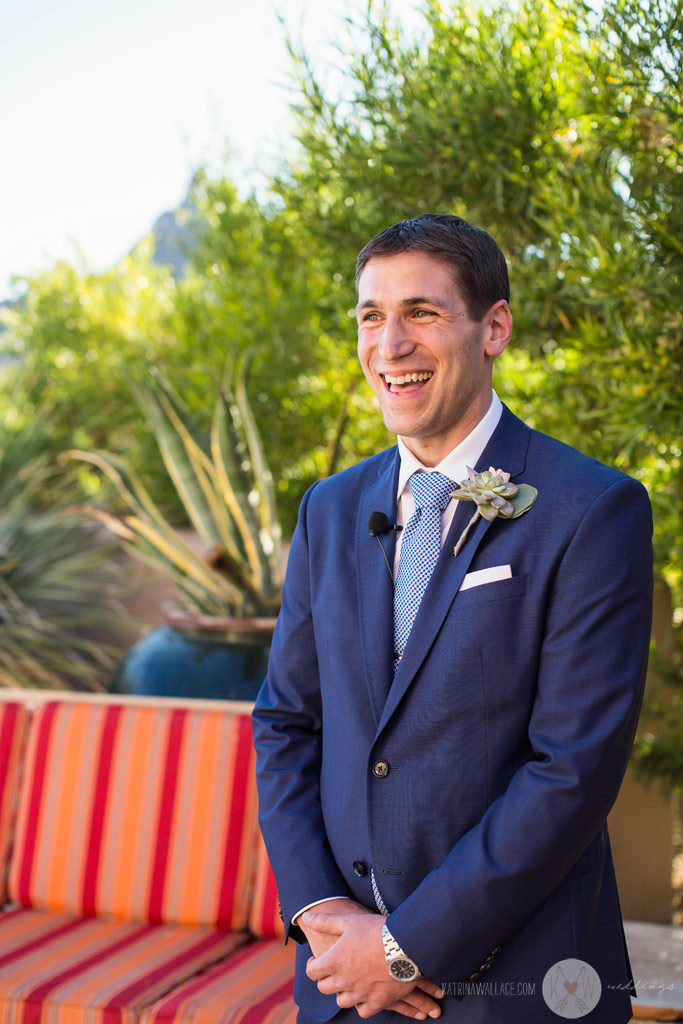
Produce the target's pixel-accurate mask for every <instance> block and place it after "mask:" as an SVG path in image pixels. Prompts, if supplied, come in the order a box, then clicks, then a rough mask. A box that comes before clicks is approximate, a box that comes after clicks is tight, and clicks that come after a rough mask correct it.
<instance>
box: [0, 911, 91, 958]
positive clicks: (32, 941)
mask: <svg viewBox="0 0 683 1024" xmlns="http://www.w3.org/2000/svg"><path fill="white" fill-rule="evenodd" d="M15 914H26V911H25V910H17V911H15ZM9 916H10V915H9V914H5V913H3V915H2V924H5V919H6V918H8V917H9ZM84 924H85V922H84V920H83V919H82V918H80V917H76V918H74V919H73V920H70V921H67V922H66V924H65V923H64V922H62V923H61V924H58V925H57V926H56V927H55V928H51V929H50V930H49V931H47V932H42V933H41V934H40V935H37V936H33V937H32V938H29V939H27V940H26V941H24V942H23V943H22V945H21V946H15V947H14V949H12V950H10V951H9V953H3V954H2V955H1V956H0V967H6V966H7V965H8V964H11V963H12V962H13V961H15V960H21V958H22V957H24V956H26V955H27V954H28V953H33V952H34V951H35V950H36V949H40V947H41V946H46V945H47V944H48V943H49V942H54V940H55V939H61V938H63V937H64V936H65V935H68V934H69V933H70V932H75V931H78V929H79V928H82V927H83V925H84Z"/></svg>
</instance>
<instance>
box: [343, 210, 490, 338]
mask: <svg viewBox="0 0 683 1024" xmlns="http://www.w3.org/2000/svg"><path fill="white" fill-rule="evenodd" d="M414 250H415V251H419V252H425V253H427V254H428V255H430V256H433V257H434V259H436V260H440V261H441V262H442V263H445V264H446V265H447V266H449V267H450V268H451V269H452V271H453V273H454V275H455V280H456V282H457V284H458V287H459V288H460V291H461V293H462V297H463V299H464V301H465V304H466V306H467V312H468V313H469V315H470V317H471V318H472V319H473V320H481V319H482V318H483V317H484V315H485V314H486V312H487V310H489V309H490V308H491V306H492V305H493V304H494V302H498V301H499V299H505V301H506V302H509V300H510V281H509V278H508V268H507V263H506V262H505V257H504V256H503V253H502V252H501V250H500V248H499V247H498V245H497V243H496V242H495V241H494V240H493V238H492V237H491V235H489V233H488V232H487V231H484V230H483V229H482V228H477V227H475V226H474V225H473V224H468V222H467V221H466V220H463V219H462V218H461V217H454V216H452V215H451V214H448V213H425V214H422V215H421V216H420V217H412V218H411V219H410V220H400V221H398V223H396V224H393V225H392V226H391V227H390V228H385V229H384V231H380V233H379V234H378V235H375V237H374V238H371V239H370V241H369V242H368V243H367V245H365V246H363V248H362V249H361V251H360V253H359V255H358V260H357V261H356V289H357V288H358V281H359V279H360V275H361V274H362V273H363V270H364V269H365V266H366V264H367V263H368V262H369V261H370V260H371V259H372V258H373V257H374V256H395V255H396V254H397V253H400V252H412V251H414Z"/></svg>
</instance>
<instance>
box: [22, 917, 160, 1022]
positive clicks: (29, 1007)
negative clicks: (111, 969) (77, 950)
mask: <svg viewBox="0 0 683 1024" xmlns="http://www.w3.org/2000/svg"><path fill="white" fill-rule="evenodd" d="M150 931H152V929H151V928H150V927H149V926H148V925H141V926H140V927H139V928H136V929H135V931H134V932H133V933H132V934H131V935H126V936H124V938H121V939H118V940H117V941H116V942H113V943H112V944H111V945H110V946H105V947H104V949H100V950H98V951H97V953H93V954H92V956H89V957H86V958H85V960H79V961H78V963H76V964H74V965H73V966H72V967H70V968H68V969H67V970H64V969H58V971H57V973H56V974H53V975H52V977H51V978H46V979H45V981H42V982H41V983H40V985H36V987H35V988H33V989H31V990H30V991H29V992H27V993H26V995H25V996H23V998H22V1003H23V1014H22V1018H21V1021H22V1024H40V1018H41V1014H42V1008H43V1003H44V1002H46V1001H47V1000H49V997H50V994H51V993H52V992H53V991H54V990H55V989H56V988H59V987H60V986H62V985H64V984H66V983H67V982H69V981H71V980H72V979H73V978H77V977H78V975H79V974H85V972H86V971H87V970H88V969H89V968H90V967H93V966H94V965H95V964H97V963H100V962H102V961H106V960H107V959H109V958H110V957H114V956H116V955H117V954H118V953H121V952H122V951H123V950H124V949H126V948H127V947H128V946H133V945H135V943H136V942H138V941H139V939H140V938H141V937H143V936H145V935H147V934H149V932H150Z"/></svg>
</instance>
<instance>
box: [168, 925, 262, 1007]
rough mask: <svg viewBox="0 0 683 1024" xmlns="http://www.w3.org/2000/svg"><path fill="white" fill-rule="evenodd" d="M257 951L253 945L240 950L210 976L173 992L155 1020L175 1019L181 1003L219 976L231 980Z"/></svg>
mask: <svg viewBox="0 0 683 1024" xmlns="http://www.w3.org/2000/svg"><path fill="white" fill-rule="evenodd" d="M235 935H237V933H235ZM255 949H258V946H257V945H256V944H254V943H251V944H250V945H248V946H247V947H246V948H245V949H240V950H239V952H237V953H231V954H230V959H229V960H228V961H227V963H225V964H221V965H220V966H219V967H217V968H216V969H215V970H212V971H211V972H210V973H208V974H207V973H204V974H200V975H199V977H198V978H195V979H194V981H189V982H187V983H185V984H184V985H183V986H182V988H180V989H178V990H177V991H176V992H172V993H171V994H170V995H169V996H167V997H166V999H164V1000H163V1001H162V1002H160V1003H159V1004H158V1006H157V1008H156V1010H155V1011H154V1017H155V1020H159V1019H160V1018H162V1017H163V1018H167V1017H170V1018H171V1019H173V1017H175V1015H176V1013H177V1012H178V1007H179V1006H180V1005H181V1003H184V1002H185V1001H186V1000H187V999H191V998H192V997H193V996H194V995H195V994H196V993H197V992H201V990H202V989H203V988H204V987H205V985H206V983H207V981H208V982H209V984H213V983H214V982H215V979H216V977H217V976H220V977H221V978H226V977H227V978H229V976H230V974H232V972H233V971H234V970H235V969H236V968H238V967H239V965H240V964H241V963H242V961H243V960H245V959H248V958H249V957H251V956H252V955H253V953H254V950H255ZM223 955H225V954H223Z"/></svg>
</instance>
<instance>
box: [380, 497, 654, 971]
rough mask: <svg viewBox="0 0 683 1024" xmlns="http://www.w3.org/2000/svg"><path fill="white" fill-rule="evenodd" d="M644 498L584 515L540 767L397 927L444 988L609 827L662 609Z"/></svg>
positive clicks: (567, 562)
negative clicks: (657, 603)
mask: <svg viewBox="0 0 683 1024" xmlns="http://www.w3.org/2000/svg"><path fill="white" fill-rule="evenodd" d="M651 533H652V523H651V514H650V506H649V501H648V499H647V495H646V493H645V491H644V488H642V487H641V485H640V484H638V483H636V482H635V481H633V480H629V479H628V478H622V479H620V480H619V481H617V482H616V483H614V484H612V485H611V486H610V487H608V488H607V489H606V490H605V491H603V492H602V493H601V494H600V495H599V496H598V497H597V498H596V499H595V500H594V501H593V503H592V504H591V506H590V507H589V508H588V509H587V510H586V512H585V513H584V515H583V517H582V519H581V521H580V523H579V526H578V528H577V529H576V531H575V532H574V534H573V536H572V537H571V539H570V541H569V543H568V544H567V547H566V549H565V554H564V557H563V559H562V560H561V563H560V565H559V567H558V571H557V574H556V578H555V587H554V591H553V593H552V596H551V598H550V601H549V604H548V607H547V609H546V622H545V631H544V639H543V644H542V649H541V651H540V657H539V665H538V678H537V688H536V696H535V700H534V704H533V707H532V711H531V717H530V722H529V739H530V743H531V747H532V750H533V755H534V756H533V759H531V760H529V761H527V762H526V763H525V764H524V765H522V766H521V767H520V768H519V769H518V770H517V771H516V773H515V774H514V775H513V777H512V778H511V780H510V783H509V785H508V787H507V789H506V790H505V792H504V793H502V794H501V795H500V796H499V797H498V798H497V799H496V800H495V801H494V802H493V803H492V804H491V805H490V806H489V807H488V809H487V810H486V812H485V814H484V815H483V816H482V818H481V819H480V820H479V822H477V824H476V825H475V826H473V827H472V828H471V829H470V830H469V831H468V832H467V833H466V834H465V835H464V836H462V837H461V839H459V840H458V842H457V843H456V844H455V846H454V847H453V848H452V850H451V851H450V853H449V854H448V856H447V857H446V858H445V860H444V861H443V862H442V863H441V864H440V865H439V866H438V867H437V868H435V869H434V870H433V871H431V872H430V873H429V874H428V875H427V876H426V877H425V878H424V879H423V881H422V882H421V883H420V885H419V886H418V887H417V888H416V889H415V890H414V891H413V892H412V893H411V894H410V895H409V896H408V897H407V898H406V899H405V900H404V901H403V903H401V904H400V906H398V907H397V908H396V909H395V910H394V912H393V913H392V914H391V915H390V916H389V918H388V922H387V924H388V927H389V929H390V931H391V933H392V935H394V937H395V938H396V941H397V942H398V943H399V945H400V946H401V947H402V948H403V949H404V950H405V952H406V953H407V954H408V956H410V957H412V958H413V959H414V960H415V961H416V962H417V963H418V964H419V965H420V968H421V970H422V971H423V972H424V973H425V974H426V975H427V976H428V977H430V978H433V979H435V980H438V979H442V978H455V979H457V980H460V979H462V978H466V977H467V976H468V975H469V974H470V972H472V971H473V969H474V968H476V966H477V964H480V963H481V962H482V961H485V960H486V958H487V956H489V957H490V955H491V952H492V950H494V948H495V947H497V946H498V945H501V944H503V945H504V944H505V942H506V941H508V940H509V939H510V938H511V937H512V936H513V935H514V934H515V933H516V932H517V931H518V930H519V928H520V927H521V926H522V925H523V923H524V922H525V920H526V919H527V918H528V917H529V916H530V914H531V913H532V912H533V911H534V910H535V909H536V908H537V907H538V906H539V905H540V904H541V903H542V902H543V900H544V899H545V898H546V897H547V896H548V895H549V894H550V892H551V891H552V890H553V889H554V888H555V887H556V886H557V885H558V884H559V883H560V882H561V881H562V879H563V878H564V876H565V875H566V874H567V872H568V871H569V870H570V869H571V868H572V866H573V865H574V863H575V862H576V861H577V859H578V858H579V856H580V855H581V853H582V852H583V851H584V850H585V848H586V847H587V846H588V844H589V843H590V842H591V840H592V839H593V838H594V836H595V835H596V834H597V832H598V831H599V829H600V827H601V826H602V824H603V822H604V820H605V818H606V816H607V812H608V811H609V809H610V807H611V805H612V804H613V802H614V800H615V799H616V796H617V793H618V791H619V786H620V784H621V780H622V777H623V774H624V771H625V769H626V765H627V762H628V758H629V753H630V750H631V746H632V743H633V736H634V733H635V728H636V724H637V719H638V713H639V709H640V703H641V699H642V692H643V685H644V680H645V671H646V667H647V655H648V648H649V637H650V626H651V614H652V608H651V601H652V549H651Z"/></svg>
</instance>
